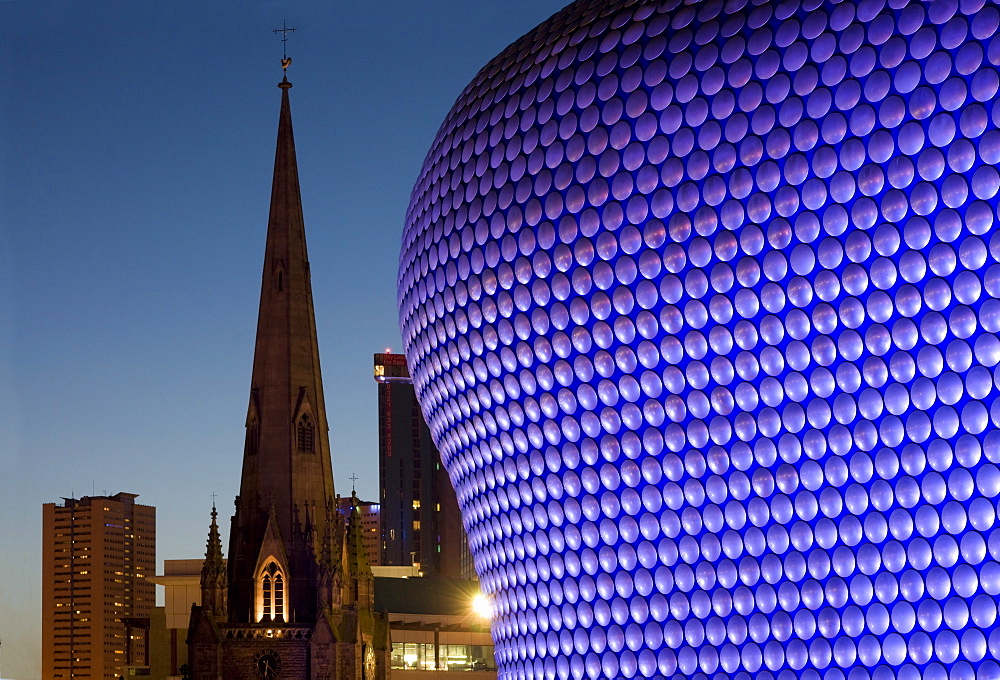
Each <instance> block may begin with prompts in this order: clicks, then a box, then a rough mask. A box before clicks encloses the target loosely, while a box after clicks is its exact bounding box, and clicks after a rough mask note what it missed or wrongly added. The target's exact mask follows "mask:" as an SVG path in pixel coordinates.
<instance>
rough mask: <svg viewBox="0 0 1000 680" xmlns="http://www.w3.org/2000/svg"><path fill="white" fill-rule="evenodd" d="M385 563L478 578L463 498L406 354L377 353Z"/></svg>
mask: <svg viewBox="0 0 1000 680" xmlns="http://www.w3.org/2000/svg"><path fill="white" fill-rule="evenodd" d="M375 382H377V383H378V414H379V419H378V425H379V427H378V430H379V437H378V443H379V481H380V488H381V490H382V498H381V501H382V503H381V512H380V514H381V521H382V565H383V566H405V565H410V564H415V563H419V564H420V571H421V573H423V574H425V575H428V576H446V577H449V578H475V570H474V569H473V566H472V559H471V557H469V549H468V545H467V543H466V540H465V531H464V529H463V528H462V520H461V516H460V515H459V512H458V501H457V500H456V498H455V490H454V489H453V488H452V485H451V481H450V480H449V479H448V473H447V472H446V471H445V469H444V466H443V465H441V456H440V455H439V454H438V450H437V447H435V446H434V442H433V440H432V439H431V433H430V429H429V428H428V427H427V423H426V422H425V421H424V417H423V415H422V414H421V412H420V405H419V404H418V403H417V396H416V393H415V391H414V388H413V381H412V380H411V378H410V373H409V370H408V369H407V367H406V357H405V356H403V355H402V354H388V353H385V354H376V355H375Z"/></svg>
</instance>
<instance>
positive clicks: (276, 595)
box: [257, 560, 285, 622]
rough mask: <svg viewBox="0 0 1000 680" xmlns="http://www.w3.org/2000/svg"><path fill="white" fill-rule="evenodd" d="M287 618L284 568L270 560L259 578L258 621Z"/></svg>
mask: <svg viewBox="0 0 1000 680" xmlns="http://www.w3.org/2000/svg"><path fill="white" fill-rule="evenodd" d="M284 620H285V579H284V575H283V573H282V569H281V567H280V566H278V563H277V562H275V561H274V560H269V561H268V562H267V564H265V565H264V568H263V569H261V571H260V574H259V576H258V578H257V621H258V622H260V621H284Z"/></svg>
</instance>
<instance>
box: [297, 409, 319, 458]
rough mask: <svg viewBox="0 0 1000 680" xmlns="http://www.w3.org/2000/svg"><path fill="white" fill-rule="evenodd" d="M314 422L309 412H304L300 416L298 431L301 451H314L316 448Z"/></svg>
mask: <svg viewBox="0 0 1000 680" xmlns="http://www.w3.org/2000/svg"><path fill="white" fill-rule="evenodd" d="M313 431H314V428H313V423H312V420H311V419H310V418H309V415H308V414H303V415H302V417H301V418H299V426H298V431H297V436H298V446H299V451H301V452H302V453H312V452H313V450H314V443H313V442H314V439H315V437H314V435H313Z"/></svg>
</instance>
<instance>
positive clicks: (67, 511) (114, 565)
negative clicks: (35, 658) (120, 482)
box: [42, 493, 156, 680]
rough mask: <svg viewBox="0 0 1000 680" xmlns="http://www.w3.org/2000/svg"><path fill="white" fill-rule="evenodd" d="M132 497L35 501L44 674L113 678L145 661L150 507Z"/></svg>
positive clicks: (152, 536)
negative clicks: (39, 513) (38, 519)
mask: <svg viewBox="0 0 1000 680" xmlns="http://www.w3.org/2000/svg"><path fill="white" fill-rule="evenodd" d="M136 497H137V496H136V494H131V493H118V494H115V495H114V496H84V497H83V498H66V499H63V503H62V504H56V503H46V504H45V505H43V506H42V674H43V677H45V678H47V679H50V680H56V679H58V678H66V679H70V678H84V679H88V680H114V679H116V678H118V677H119V676H121V675H128V672H127V669H128V667H129V666H133V667H136V666H137V667H141V666H147V665H148V661H149V659H148V636H147V634H146V631H148V625H149V624H148V621H149V618H148V617H149V614H150V610H151V609H152V608H153V606H154V604H155V598H156V586H155V585H154V584H153V583H152V582H151V581H150V580H149V577H151V576H153V575H154V574H155V573H156V509H155V508H153V507H150V506H148V505H140V504H138V503H136V502H135V499H136Z"/></svg>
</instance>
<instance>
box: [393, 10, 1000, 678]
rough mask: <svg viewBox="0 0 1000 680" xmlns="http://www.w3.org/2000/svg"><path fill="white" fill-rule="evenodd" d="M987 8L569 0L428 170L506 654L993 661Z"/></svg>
mask: <svg viewBox="0 0 1000 680" xmlns="http://www.w3.org/2000/svg"><path fill="white" fill-rule="evenodd" d="M998 25H1000V12H998V10H997V8H996V6H995V5H994V4H993V3H987V2H984V1H983V0H961V1H959V0H935V1H933V2H909V3H908V2H906V1H905V0H888V1H886V0H859V1H857V2H840V3H836V4H835V3H826V2H821V1H819V0H814V1H803V2H798V1H793V2H780V3H778V2H774V3H772V2H753V3H751V2H747V1H746V0H726V1H725V2H723V1H722V0H716V1H706V2H700V3H694V4H682V3H681V2H679V1H676V0H674V1H669V0H668V1H666V2H610V1H606V0H599V1H588V2H577V3H574V4H573V5H571V6H569V7H567V8H566V9H565V10H563V11H562V12H560V13H559V14H556V15H555V16H553V17H552V18H551V19H549V20H548V21H546V22H545V23H544V24H542V25H541V26H539V27H538V28H536V29H535V30H534V31H532V32H531V33H529V34H528V35H526V36H524V37H523V38H522V39H521V40H519V41H518V42H516V43H515V44H513V45H511V46H510V47H509V48H508V49H507V50H506V51H504V52H503V53H502V54H501V55H500V56H498V57H497V58H496V59H494V60H493V61H492V62H490V63H489V64H488V65H487V66H486V67H485V68H484V69H483V70H482V71H481V72H480V73H479V75H478V76H477V77H476V78H475V80H474V81H473V82H472V83H471V84H470V85H469V86H468V87H467V88H466V89H465V91H464V92H463V93H462V95H461V96H460V97H459V99H458V101H457V102H456V104H455V106H454V108H453V109H452V111H451V113H449V114H448V117H447V119H446V120H445V123H444V125H443V126H442V127H441V130H440V131H439V132H438V135H437V138H436V139H435V141H434V145H433V147H432V148H431V151H430V153H429V154H428V156H427V160H426V162H425V164H424V167H423V170H422V172H421V174H420V177H419V180H418V181H417V184H416V187H415V188H414V191H413V199H412V203H411V205H410V209H409V212H408V214H407V218H406V229H405V233H404V236H403V247H402V255H401V258H400V274H399V306H400V323H401V328H402V334H403V339H404V343H405V346H406V355H407V359H408V361H409V365H410V369H411V372H412V374H413V376H414V383H415V385H416V388H417V391H418V395H419V398H420V403H421V407H422V409H423V412H424V415H425V416H426V419H427V421H428V423H429V424H430V427H431V430H432V432H433V435H434V438H435V441H436V442H437V445H438V447H439V449H440V451H441V455H442V459H443V461H444V464H445V465H446V467H447V469H448V472H449V474H450V476H451V479H452V481H453V482H454V485H455V488H456V489H457V492H458V498H459V503H460V505H461V508H462V513H463V518H464V522H465V527H466V529H467V531H468V535H469V543H470V547H471V549H472V552H473V555H474V557H475V563H476V569H477V571H478V573H479V575H480V578H481V581H482V584H483V588H484V590H485V592H486V593H488V594H489V595H490V597H491V598H492V602H493V606H494V609H495V612H496V616H495V618H494V621H493V636H494V638H495V640H496V650H497V662H498V666H499V669H500V675H501V677H504V678H539V679H541V678H545V679H547V680H552V679H555V678H559V679H562V678H617V677H625V678H633V677H677V678H706V679H708V678H712V679H716V678H718V679H720V680H721V679H729V678H734V679H735V678H739V679H740V680H750V679H751V678H753V679H770V678H774V679H781V680H785V679H787V680H791V679H793V678H810V679H813V680H819V679H821V678H822V679H830V680H883V679H885V680H889V679H892V678H900V679H907V680H908V679H911V678H912V679H917V678H948V679H950V680H956V679H958V678H963V679H964V678H974V677H978V678H980V679H982V678H1000V666H998V664H997V661H998V659H1000V625H998V623H997V616H998V612H997V602H998V595H1000V563H998V561H1000V525H998V523H997V512H998V501H1000V468H998V467H997V465H998V463H1000V429H998V428H1000V401H997V400H996V394H997V392H996V390H998V389H1000V387H998V386H1000V368H998V365H1000V339H998V337H997V333H998V332H1000V300H998V298H1000V264H998V261H1000V230H998V229H997V228H996V226H995V225H996V220H997V208H998V199H997V194H998V191H1000V173H998V171H997V169H996V165H997V164H998V163H1000V130H998V129H997V128H998V126H997V122H998V120H1000V99H998V97H997V91H998V87H1000V77H998V71H997V65H998V64H1000V38H998V37H997V35H998V30H997V29H998Z"/></svg>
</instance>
